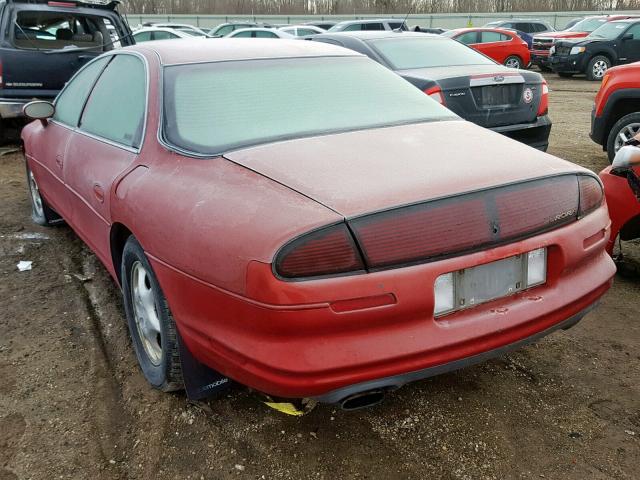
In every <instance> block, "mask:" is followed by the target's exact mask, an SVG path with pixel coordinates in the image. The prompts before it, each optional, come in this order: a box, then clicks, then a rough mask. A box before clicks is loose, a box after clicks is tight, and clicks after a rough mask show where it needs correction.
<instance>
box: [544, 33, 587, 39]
mask: <svg viewBox="0 0 640 480" xmlns="http://www.w3.org/2000/svg"><path fill="white" fill-rule="evenodd" d="M587 35H589V33H588V32H547V33H541V34H540V35H536V36H535V38H584V37H586V36H587Z"/></svg>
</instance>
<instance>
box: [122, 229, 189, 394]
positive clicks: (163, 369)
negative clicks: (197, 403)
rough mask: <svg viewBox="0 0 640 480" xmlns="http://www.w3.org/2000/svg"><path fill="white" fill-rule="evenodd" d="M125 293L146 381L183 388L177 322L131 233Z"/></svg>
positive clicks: (124, 259)
mask: <svg viewBox="0 0 640 480" xmlns="http://www.w3.org/2000/svg"><path fill="white" fill-rule="evenodd" d="M121 279H122V295H123V299H124V307H125V312H126V315H127V322H128V324H129V333H130V335H131V342H132V343H133V348H134V350H135V352H136V356H137V357H138V363H139V364H140V368H141V369H142V373H143V374H144V376H145V378H146V379H147V381H148V382H149V383H150V384H151V385H152V386H153V387H155V388H157V389H159V390H162V391H164V392H170V391H174V390H181V389H182V388H184V382H183V379H182V363H181V361H180V351H179V347H178V333H177V330H176V325H175V322H174V320H173V316H172V315H171V311H170V310H169V306H168V305H167V300H166V299H165V297H164V294H163V293H162V290H161V288H160V285H159V283H158V280H157V278H156V276H155V273H154V272H153V269H152V268H151V264H150V263H149V260H147V256H146V255H145V253H144V250H143V249H142V247H141V246H140V244H139V243H138V241H137V240H136V239H135V238H134V237H129V239H128V240H127V243H126V244H125V246H124V251H123V253H122V266H121Z"/></svg>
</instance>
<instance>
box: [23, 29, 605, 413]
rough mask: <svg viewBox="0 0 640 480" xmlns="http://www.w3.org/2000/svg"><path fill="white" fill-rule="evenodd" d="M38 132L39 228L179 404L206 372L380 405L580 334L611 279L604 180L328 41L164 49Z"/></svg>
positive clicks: (300, 393)
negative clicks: (394, 393)
mask: <svg viewBox="0 0 640 480" xmlns="http://www.w3.org/2000/svg"><path fill="white" fill-rule="evenodd" d="M318 88H321V90H322V92H323V95H316V96H313V95H311V96H310V95H309V92H313V91H317V90H318ZM238 99H241V100H242V101H238ZM283 105H287V111H286V114H285V115H283V114H282V106H283ZM220 111H228V112H232V113H233V114H231V115H222V116H221V115H220V114H219V112H220ZM25 113H26V114H27V115H28V116H29V117H30V118H34V119H38V120H37V121H34V122H32V123H30V124H29V125H28V126H27V127H25V129H24V130H23V133H22V136H23V140H24V151H25V157H26V166H27V178H28V184H29V190H30V193H31V195H30V198H31V204H32V215H33V218H34V220H35V221H36V222H38V223H39V224H42V225H48V224H50V223H52V222H55V221H56V220H58V219H59V218H60V217H62V218H63V219H64V220H65V221H66V222H67V224H69V225H70V226H71V227H72V228H73V229H74V231H75V232H77V234H78V235H79V236H80V237H81V238H82V239H83V240H84V241H85V242H86V243H87V244H88V245H89V246H90V247H91V249H92V250H93V251H94V252H95V253H96V255H97V256H98V258H99V259H100V260H101V261H102V262H103V263H104V265H105V267H106V269H107V270H108V271H109V273H110V274H111V275H112V277H113V278H114V280H115V281H116V282H117V283H118V285H120V286H121V288H122V296H123V301H124V305H125V313H126V316H127V319H128V323H129V331H130V334H131V337H132V344H133V347H134V349H135V351H136V354H137V357H138V362H139V364H140V367H141V369H142V371H143V373H144V375H145V377H146V379H147V380H148V381H149V383H150V384H151V385H153V386H154V387H156V388H158V389H161V390H164V391H168V390H176V389H180V388H182V387H183V385H186V386H187V390H189V387H188V382H189V381H190V380H188V379H189V378H192V376H191V375H190V372H192V371H193V364H192V362H191V360H193V359H195V360H196V361H198V362H199V364H198V365H204V366H206V367H208V368H210V369H213V370H215V371H217V372H219V373H220V374H222V375H224V376H225V377H229V378H232V379H234V380H236V381H238V382H240V383H242V384H245V385H248V386H250V387H252V388H254V389H256V390H259V391H263V392H266V393H269V394H271V395H276V396H280V397H293V398H296V397H298V398H300V397H315V398H316V399H318V400H320V401H324V402H339V403H340V404H341V405H342V406H343V408H347V409H354V408H359V407H364V406H369V405H371V404H374V403H376V402H377V401H379V400H380V399H381V398H382V396H383V395H384V394H385V393H386V392H388V391H390V390H394V389H396V388H398V387H400V386H402V385H403V384H405V383H408V382H410V381H414V380H417V379H420V378H425V377H429V376H432V375H437V374H439V373H443V372H446V371H450V370H453V369H456V368H460V367H463V366H465V365H471V364H474V363H477V362H480V361H483V360H485V359H487V358H490V357H492V356H496V355H501V354H503V353H504V352H507V351H509V350H510V349H513V348H517V347H520V346H522V345H524V344H526V343H528V342H532V341H535V340H536V339H539V338H541V337H542V336H544V335H547V334H549V333H551V332H552V331H554V330H557V329H559V328H564V329H566V328H569V327H571V326H573V325H574V324H576V323H577V322H578V321H579V320H580V319H581V318H582V317H583V316H584V315H586V313H587V312H589V311H590V309H591V308H593V306H594V304H595V303H596V302H597V301H598V300H599V299H600V297H601V296H602V295H603V294H604V293H605V292H606V291H607V290H608V289H609V287H610V285H611V280H612V277H613V275H614V273H615V266H614V264H613V261H612V260H611V258H610V257H609V255H607V253H606V251H605V247H606V244H607V241H608V239H609V224H610V220H609V216H608V214H607V208H606V205H605V203H604V194H603V190H602V184H601V182H600V180H599V179H598V177H597V176H595V175H594V174H593V173H592V172H590V171H588V170H586V169H584V168H582V167H579V166H578V165H575V164H572V163H570V162H566V161H564V160H560V159H558V158H555V157H553V156H551V155H548V154H545V153H543V152H540V151H537V150H535V149H533V148H530V147H527V146H525V145H522V144H521V143H519V142H515V141H513V140H511V139H508V138H506V137H504V136H502V135H499V134H497V133H495V132H491V131H489V130H487V129H485V128H482V127H479V126H477V125H474V124H472V123H470V122H466V121H464V120H462V119H460V118H459V117H458V116H457V115H455V114H453V113H452V112H451V111H449V110H448V109H446V108H445V107H443V106H441V105H440V104H439V103H438V102H436V101H435V100H433V99H432V98H430V97H429V96H428V95H425V94H424V93H423V92H422V91H420V90H419V89H417V88H415V87H414V86H413V85H411V84H410V83H409V82H407V81H405V80H403V79H402V78H401V77H400V76H398V75H397V74H395V73H393V72H392V71H391V70H389V69H387V68H386V67H384V66H382V65H380V64H378V63H376V62H374V61H373V60H371V59H369V58H367V57H366V56H364V55H361V54H358V53H356V52H353V51H351V50H347V49H343V48H340V47H337V46H334V45H328V44H324V43H319V42H301V41H296V40H291V41H290V40H279V41H277V42H273V40H263V39H256V40H255V41H250V42H249V41H245V40H243V39H219V40H216V41H214V42H202V41H201V40H197V39H194V40H186V39H185V40H174V41H171V42H149V43H145V44H144V46H136V47H130V48H124V49H118V50H116V51H113V52H112V53H109V54H105V55H102V56H100V57H98V58H97V59H96V60H93V61H91V62H90V63H88V64H87V65H86V66H85V67H83V68H82V69H81V70H80V71H79V73H78V74H77V75H76V76H75V77H74V78H73V79H71V80H70V81H69V83H68V84H67V86H66V87H65V89H64V90H63V91H62V92H61V93H60V95H59V96H58V97H57V99H56V101H55V104H51V103H49V102H43V101H40V102H32V103H29V104H27V105H26V106H25ZM247 119H251V122H247ZM514 160H517V161H514ZM187 353H188V354H187ZM186 360H188V362H187V363H185V361H186ZM187 374H188V375H187ZM221 381H223V380H218V381H217V382H221ZM202 388H204V389H207V388H208V385H206V384H205V385H203V387H202Z"/></svg>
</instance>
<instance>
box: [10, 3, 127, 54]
mask: <svg viewBox="0 0 640 480" xmlns="http://www.w3.org/2000/svg"><path fill="white" fill-rule="evenodd" d="M13 44H14V46H16V47H17V48H23V49H30V50H58V49H65V48H70V47H77V48H87V49H89V50H94V49H95V50H96V51H100V52H103V51H108V50H112V49H113V48H117V47H119V46H120V34H119V32H118V29H117V28H116V26H115V25H113V23H112V22H111V21H110V20H109V18H108V17H106V16H100V15H83V14H80V13H74V12H71V11H64V12H54V11H36V10H33V11H28V10H22V11H18V12H17V14H16V17H15V22H14V24H13Z"/></svg>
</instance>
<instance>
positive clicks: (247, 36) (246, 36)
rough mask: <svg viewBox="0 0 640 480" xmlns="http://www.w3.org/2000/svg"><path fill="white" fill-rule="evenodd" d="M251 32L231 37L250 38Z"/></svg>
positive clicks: (239, 33)
mask: <svg viewBox="0 0 640 480" xmlns="http://www.w3.org/2000/svg"><path fill="white" fill-rule="evenodd" d="M252 34H253V32H238V33H236V34H235V35H233V37H234V38H251V36H252Z"/></svg>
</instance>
